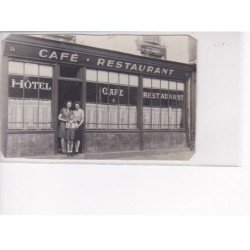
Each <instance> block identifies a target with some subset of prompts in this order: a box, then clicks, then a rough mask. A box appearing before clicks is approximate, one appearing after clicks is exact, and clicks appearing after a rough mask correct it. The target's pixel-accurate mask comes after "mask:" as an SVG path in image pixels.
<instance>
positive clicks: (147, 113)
mask: <svg viewBox="0 0 250 250" xmlns="http://www.w3.org/2000/svg"><path fill="white" fill-rule="evenodd" d="M143 127H144V128H146V129H147V128H151V107H143Z"/></svg>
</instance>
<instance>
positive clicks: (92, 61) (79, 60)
mask: <svg viewBox="0 0 250 250" xmlns="http://www.w3.org/2000/svg"><path fill="white" fill-rule="evenodd" d="M5 55H8V56H15V57H21V58H29V59H36V60H41V61H50V62H61V63H71V64H80V65H83V66H86V67H90V68H99V69H103V70H112V71H113V70H114V71H124V72H127V73H132V74H147V75H153V76H159V77H165V78H174V79H180V80H187V79H188V78H189V76H190V71H187V70H182V69H179V68H173V67H170V66H168V65H167V64H166V66H165V65H164V66H163V64H161V65H158V64H149V63H144V62H138V61H133V60H124V59H117V58H111V57H107V56H98V55H93V54H91V55H90V54H87V53H84V52H83V53H82V52H72V51H67V50H65V51H63V50H58V49H51V48H43V47H38V46H34V45H26V44H19V43H15V42H9V41H8V42H6V45H5Z"/></svg>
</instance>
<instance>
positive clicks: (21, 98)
mask: <svg viewBox="0 0 250 250" xmlns="http://www.w3.org/2000/svg"><path fill="white" fill-rule="evenodd" d="M22 67H24V70H21V68H22ZM52 69H53V67H52V66H46V65H39V64H35V63H16V62H14V63H13V62H10V68H9V72H11V74H9V105H8V128H9V129H27V130H29V129H51V128H52V117H51V98H52V75H53V73H52ZM39 70H40V72H41V75H40V77H38V73H39ZM17 73H18V75H17Z"/></svg>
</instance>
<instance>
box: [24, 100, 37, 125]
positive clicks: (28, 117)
mask: <svg viewBox="0 0 250 250" xmlns="http://www.w3.org/2000/svg"><path fill="white" fill-rule="evenodd" d="M37 128H38V99H33V100H32V99H31V100H29V99H24V129H37Z"/></svg>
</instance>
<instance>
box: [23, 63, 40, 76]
mask: <svg viewBox="0 0 250 250" xmlns="http://www.w3.org/2000/svg"><path fill="white" fill-rule="evenodd" d="M24 74H25V75H31V76H38V64H34V63H25V65H24Z"/></svg>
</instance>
